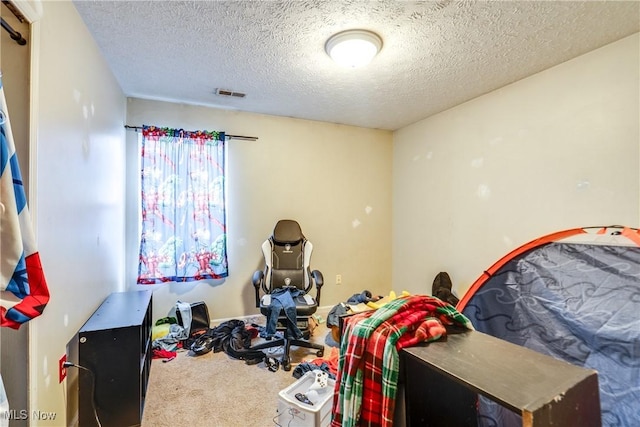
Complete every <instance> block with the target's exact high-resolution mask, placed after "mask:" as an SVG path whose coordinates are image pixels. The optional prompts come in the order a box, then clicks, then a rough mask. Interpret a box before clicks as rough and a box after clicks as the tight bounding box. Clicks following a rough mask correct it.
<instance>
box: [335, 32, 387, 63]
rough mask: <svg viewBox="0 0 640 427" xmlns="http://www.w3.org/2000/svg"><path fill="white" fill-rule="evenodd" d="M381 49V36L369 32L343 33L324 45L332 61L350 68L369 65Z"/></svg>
mask: <svg viewBox="0 0 640 427" xmlns="http://www.w3.org/2000/svg"><path fill="white" fill-rule="evenodd" d="M380 49H382V39H381V38H380V36H378V35H377V34H376V33H373V32H371V31H367V30H347V31H342V32H341V33H337V34H334V35H333V36H331V37H330V38H329V40H327V43H325V45H324V50H325V51H326V52H327V55H329V56H330V57H331V59H333V60H334V61H336V62H337V63H338V64H340V65H342V66H344V67H350V68H358V67H363V66H365V65H367V64H368V63H369V62H371V60H372V59H373V57H374V56H376V55H377V54H378V52H379V51H380Z"/></svg>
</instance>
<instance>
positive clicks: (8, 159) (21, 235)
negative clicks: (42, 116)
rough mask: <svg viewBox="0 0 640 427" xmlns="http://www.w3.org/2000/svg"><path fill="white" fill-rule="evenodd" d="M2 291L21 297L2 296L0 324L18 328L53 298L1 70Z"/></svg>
mask: <svg viewBox="0 0 640 427" xmlns="http://www.w3.org/2000/svg"><path fill="white" fill-rule="evenodd" d="M0 98H1V105H0V291H7V292H10V293H11V294H13V295H14V296H15V297H16V298H17V299H18V301H17V302H15V301H8V300H7V299H6V298H4V294H3V298H2V305H1V306H0V324H1V325H2V326H3V327H10V328H13V329H18V328H19V327H20V326H21V325H22V324H23V323H25V322H28V321H29V320H31V319H33V318H34V317H37V316H39V315H41V314H42V312H43V310H44V308H45V306H46V305H47V303H48V302H49V289H48V287H47V282H46V280H45V277H44V273H43V271H42V265H41V263H40V255H39V254H38V251H37V249H36V241H35V235H34V232H33V229H32V225H31V217H30V216H29V209H28V207H27V198H26V195H25V191H24V187H23V185H22V175H21V173H20V166H19V165H18V157H17V156H16V149H15V144H14V142H13V134H12V133H11V124H10V122H9V113H8V110H7V102H6V99H5V96H4V86H3V85H2V74H0Z"/></svg>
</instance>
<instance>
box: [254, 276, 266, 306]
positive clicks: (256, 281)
mask: <svg viewBox="0 0 640 427" xmlns="http://www.w3.org/2000/svg"><path fill="white" fill-rule="evenodd" d="M251 281H252V282H253V287H254V288H255V291H256V308H259V307H260V285H261V284H262V282H263V281H264V272H263V271H261V270H258V271H256V272H255V273H253V278H252V279H251Z"/></svg>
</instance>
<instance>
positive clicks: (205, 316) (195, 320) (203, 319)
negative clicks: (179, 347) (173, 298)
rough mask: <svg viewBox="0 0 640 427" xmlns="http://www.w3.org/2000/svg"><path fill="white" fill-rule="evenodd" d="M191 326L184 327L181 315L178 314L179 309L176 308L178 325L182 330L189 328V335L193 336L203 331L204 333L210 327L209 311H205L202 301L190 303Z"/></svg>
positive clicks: (205, 307)
mask: <svg viewBox="0 0 640 427" xmlns="http://www.w3.org/2000/svg"><path fill="white" fill-rule="evenodd" d="M190 305H191V324H190V325H185V324H184V322H183V321H182V314H181V313H180V309H179V308H178V307H176V318H177V319H178V324H179V325H180V326H182V327H183V328H186V327H187V326H189V335H194V334H198V335H199V333H201V332H202V331H203V330H204V331H206V330H208V329H209V328H210V327H211V322H210V319H209V310H208V309H207V305H206V304H205V303H204V301H199V302H194V303H191V304H190Z"/></svg>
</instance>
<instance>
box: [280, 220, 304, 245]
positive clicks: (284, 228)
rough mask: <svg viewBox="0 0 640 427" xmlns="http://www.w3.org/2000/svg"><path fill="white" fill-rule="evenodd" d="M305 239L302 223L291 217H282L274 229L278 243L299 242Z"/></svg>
mask: <svg viewBox="0 0 640 427" xmlns="http://www.w3.org/2000/svg"><path fill="white" fill-rule="evenodd" d="M303 239H304V234H302V229H301V228H300V224H298V223H297V222H296V221H293V220H291V219H281V220H280V221H278V223H277V224H276V226H275V228H274V229H273V241H274V242H277V243H297V242H299V241H301V240H303Z"/></svg>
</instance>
